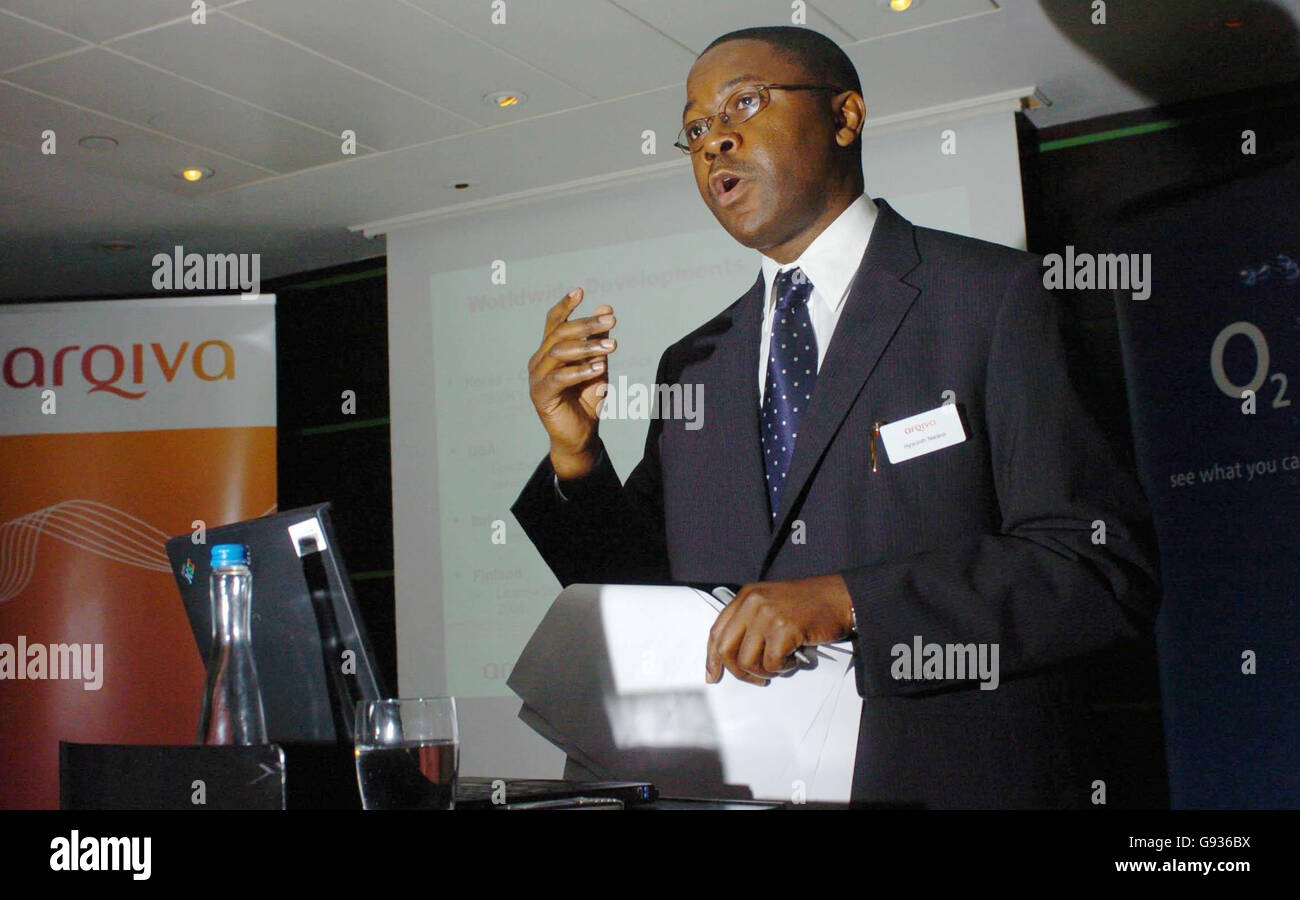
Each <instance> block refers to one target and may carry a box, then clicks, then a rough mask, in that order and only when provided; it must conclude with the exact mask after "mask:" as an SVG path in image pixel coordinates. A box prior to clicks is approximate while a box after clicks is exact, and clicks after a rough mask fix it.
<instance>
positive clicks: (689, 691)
mask: <svg viewBox="0 0 1300 900" xmlns="http://www.w3.org/2000/svg"><path fill="white" fill-rule="evenodd" d="M721 607H722V604H721V603H720V602H719V601H718V600H717V599H715V598H714V597H712V596H710V595H709V594H707V593H705V592H703V591H697V590H694V589H692V588H685V587H643V586H635V585H573V586H571V587H569V588H568V589H567V590H565V591H564V592H563V593H561V594H560V596H559V597H557V598H556V600H555V603H554V604H552V606H551V609H550V610H549V611H548V612H547V614H546V617H545V618H544V619H543V620H542V623H541V624H540V625H539V626H538V628H537V631H536V632H535V633H534V634H533V636H532V638H531V639H530V640H529V642H528V646H527V647H525V649H524V652H523V654H522V655H521V656H520V658H519V661H518V663H517V664H516V665H515V667H514V672H513V674H512V675H511V677H510V681H509V684H510V687H511V688H512V689H513V690H514V691H515V693H517V694H518V695H519V696H520V697H521V698H522V699H523V701H524V704H525V706H526V707H527V708H528V711H527V715H525V714H523V713H521V717H523V718H524V719H525V721H527V722H529V723H530V724H533V725H534V727H535V728H536V729H537V730H538V732H539V733H541V734H543V736H545V737H547V739H548V740H551V741H552V742H554V743H556V744H558V745H559V746H561V747H563V748H564V749H566V750H567V751H570V752H571V753H572V755H574V756H575V757H577V758H581V759H582V760H583V761H584V765H587V766H588V768H592V767H593V766H594V769H593V770H594V771H597V772H599V773H600V774H602V775H603V776H605V777H611V778H629V779H631V778H635V779H644V780H649V781H653V782H655V783H656V785H657V786H658V787H659V789H660V791H661V793H663V794H666V795H677V796H746V795H752V796H754V797H757V798H761V799H773V800H786V801H789V800H792V799H798V798H800V797H803V798H806V799H808V800H838V801H847V800H848V799H849V788H850V784H851V782H852V777H853V763H854V758H855V754H856V749H857V735H858V719H859V714H860V712H861V699H860V698H859V697H858V694H857V689H856V685H855V681H854V676H853V671H852V662H853V655H852V652H851V648H850V646H849V645H848V644H847V643H845V644H842V645H830V646H827V647H823V648H821V651H822V652H820V653H817V654H812V655H813V656H814V657H816V665H815V667H814V668H807V669H800V670H798V671H796V672H794V673H792V674H790V675H787V676H782V677H780V678H774V679H772V681H771V683H770V684H769V685H768V686H767V687H759V686H756V685H751V684H747V683H744V682H741V681H739V680H737V679H736V678H734V677H732V676H731V675H730V674H729V673H728V674H724V675H723V678H722V681H721V682H719V683H718V684H715V685H709V684H705V681H704V662H705V650H706V646H707V643H708V634H709V628H710V627H711V626H712V625H713V622H714V619H715V618H716V617H717V614H718V611H719V610H720V609H721Z"/></svg>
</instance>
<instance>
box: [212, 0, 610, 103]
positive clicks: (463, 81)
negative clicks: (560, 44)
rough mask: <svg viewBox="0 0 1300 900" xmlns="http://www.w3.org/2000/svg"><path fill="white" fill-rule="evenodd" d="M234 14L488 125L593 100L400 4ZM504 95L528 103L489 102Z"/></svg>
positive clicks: (250, 9) (264, 6)
mask: <svg viewBox="0 0 1300 900" xmlns="http://www.w3.org/2000/svg"><path fill="white" fill-rule="evenodd" d="M231 15H234V16H235V17H236V18H239V19H243V20H246V21H249V22H252V23H254V24H256V25H260V26H262V27H263V28H266V29H268V30H270V31H273V32H275V33H276V34H279V35H283V36H284V37H287V38H289V39H290V40H292V41H296V42H297V43H300V44H303V45H304V46H307V47H310V48H311V49H313V50H315V51H317V52H319V53H323V54H325V55H326V56H329V57H331V58H333V59H336V60H338V61H339V62H341V63H343V64H344V65H348V66H351V67H353V68H355V69H358V70H360V71H362V72H365V73H366V74H368V75H373V76H375V77H376V78H379V79H382V80H383V81H386V82H388V83H389V84H392V85H394V86H396V87H400V88H402V89H403V90H407V91H410V92H411V93H413V94H415V95H416V96H418V97H423V98H425V99H427V100H431V101H435V102H437V103H438V104H439V105H441V106H443V107H445V108H447V109H450V110H451V111H452V112H455V113H458V114H460V115H462V116H465V117H466V118H468V119H472V120H473V121H475V122H481V123H483V124H485V125H495V124H498V123H503V122H513V121H516V120H518V119H525V118H530V117H532V116H538V115H543V114H545V113H550V112H555V111H556V110H560V109H567V108H569V107H572V106H577V105H581V104H583V103H588V102H590V101H591V100H592V98H591V97H589V96H588V95H586V94H584V93H583V92H581V91H579V90H577V89H575V88H572V87H569V86H568V85H565V84H563V83H562V82H560V81H558V80H556V79H554V78H552V77H550V76H549V75H547V74H545V73H544V72H540V71H538V70H537V69H535V68H533V67H532V66H529V65H527V64H525V63H523V62H521V61H519V60H517V59H515V58H514V57H512V56H510V55H509V54H508V53H504V52H502V51H500V50H496V49H494V48H493V47H491V46H489V45H487V44H484V43H483V42H482V41H480V40H478V39H477V38H474V37H470V36H468V35H466V34H465V33H463V32H461V31H458V30H456V29H454V28H449V27H447V25H446V24H444V23H441V22H439V21H438V20H437V19H435V18H433V17H432V16H430V15H428V14H427V13H424V12H422V11H420V10H418V9H416V8H415V7H413V6H407V5H405V4H402V3H399V2H397V0H365V2H357V0H254V2H250V3H247V4H244V5H242V6H239V7H237V8H235V9H233V10H231ZM501 90H516V91H523V92H525V93H526V94H527V95H528V102H527V103H525V104H523V105H521V106H516V107H510V108H508V109H500V108H497V107H489V106H487V105H486V104H484V103H483V97H484V95H486V94H489V93H492V92H495V91H501Z"/></svg>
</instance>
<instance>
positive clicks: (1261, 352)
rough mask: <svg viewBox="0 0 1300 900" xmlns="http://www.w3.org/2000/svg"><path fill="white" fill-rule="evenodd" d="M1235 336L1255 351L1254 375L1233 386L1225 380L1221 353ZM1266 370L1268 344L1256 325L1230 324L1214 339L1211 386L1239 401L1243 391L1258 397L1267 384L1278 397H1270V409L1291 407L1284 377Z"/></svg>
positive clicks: (1211, 360)
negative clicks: (1274, 390)
mask: <svg viewBox="0 0 1300 900" xmlns="http://www.w3.org/2000/svg"><path fill="white" fill-rule="evenodd" d="M1238 336H1241V337H1244V338H1245V339H1246V340H1248V341H1250V343H1251V346H1252V347H1253V348H1254V350H1255V373H1254V374H1253V375H1252V376H1251V378H1250V381H1249V382H1248V383H1246V384H1233V383H1232V380H1231V379H1230V378H1228V373H1227V372H1225V371H1224V369H1223V353H1224V350H1225V349H1226V348H1227V346H1228V341H1230V340H1232V339H1233V338H1234V337H1238ZM1268 369H1269V355H1268V340H1267V339H1265V337H1264V332H1262V331H1260V330H1259V328H1258V327H1257V326H1256V325H1253V324H1251V323H1250V322H1233V323H1232V324H1231V325H1227V326H1224V328H1223V330H1222V331H1220V332H1219V334H1218V336H1216V337H1215V339H1214V345H1213V346H1212V347H1211V348H1210V374H1211V375H1212V376H1213V377H1214V383H1215V384H1216V385H1217V386H1218V388H1219V390H1221V391H1223V393H1225V394H1227V395H1228V396H1229V397H1231V398H1232V399H1234V400H1240V399H1241V396H1242V394H1243V393H1244V392H1245V391H1250V392H1252V393H1255V394H1258V393H1259V389H1260V388H1261V387H1263V386H1264V382H1265V381H1269V382H1272V383H1274V384H1276V385H1277V393H1276V394H1275V395H1274V396H1273V403H1272V406H1273V408H1274V409H1281V408H1282V407H1285V406H1290V405H1291V401H1290V400H1287V399H1286V386H1287V379H1286V373H1285V372H1274V373H1272V374H1271V375H1270V374H1269V371H1268Z"/></svg>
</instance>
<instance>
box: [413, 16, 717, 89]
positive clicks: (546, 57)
mask: <svg viewBox="0 0 1300 900" xmlns="http://www.w3.org/2000/svg"><path fill="white" fill-rule="evenodd" d="M408 2H410V3H411V4H412V5H415V6H418V7H420V8H421V9H427V10H428V11H429V12H431V13H434V14H435V15H437V16H438V17H439V18H441V19H445V20H447V21H448V22H450V23H451V24H452V25H455V26H456V27H457V28H459V29H461V30H463V31H467V32H469V33H470V34H473V35H475V36H476V37H478V38H481V39H482V40H483V41H486V42H487V43H489V44H492V45H493V46H495V47H500V48H501V49H502V50H505V51H506V52H507V53H509V54H511V55H512V56H516V57H518V58H519V59H522V60H524V61H525V62H528V63H531V64H532V65H534V66H536V67H537V68H539V69H541V70H542V71H543V72H547V73H549V74H551V75H554V76H555V77H556V78H559V79H561V80H562V81H565V82H567V83H569V84H571V85H573V86H574V87H576V88H578V89H579V90H582V91H584V92H585V93H588V94H590V95H591V96H593V97H599V98H601V99H609V98H612V97H621V96H624V95H626V94H635V93H639V92H641V91H644V90H647V89H648V88H651V87H657V86H661V85H667V84H680V83H681V82H683V81H685V80H686V71H687V69H689V68H690V67H691V63H692V62H694V61H695V54H693V53H691V52H690V51H689V50H687V49H686V48H685V47H683V46H681V45H680V44H678V43H677V42H676V41H673V40H672V39H670V38H668V37H667V36H665V35H663V34H660V33H659V32H658V31H656V30H655V29H654V28H651V27H650V26H648V25H646V24H645V23H644V22H642V21H640V20H639V19H637V18H636V17H635V16H632V15H630V14H629V13H628V12H627V11H626V10H624V9H622V8H620V7H618V6H615V5H614V4H612V3H608V2H606V0H546V2H544V3H508V4H506V7H505V10H506V21H505V22H504V23H502V24H494V23H493V21H492V14H493V10H492V6H491V5H490V4H487V3H466V2H465V0H408Z"/></svg>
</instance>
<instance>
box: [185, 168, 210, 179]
mask: <svg viewBox="0 0 1300 900" xmlns="http://www.w3.org/2000/svg"><path fill="white" fill-rule="evenodd" d="M176 177H177V178H180V179H182V180H184V181H202V180H203V179H204V178H211V177H212V170H211V169H205V168H203V167H202V166H191V167H190V168H188V169H181V170H180V171H179V172H177V173H176Z"/></svg>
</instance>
